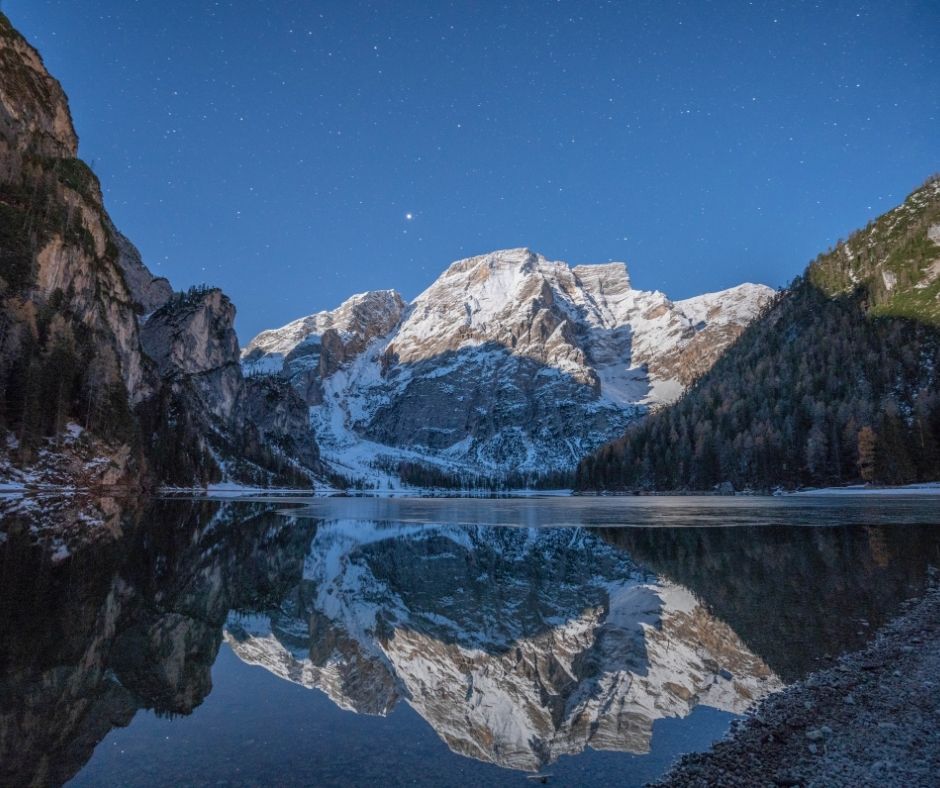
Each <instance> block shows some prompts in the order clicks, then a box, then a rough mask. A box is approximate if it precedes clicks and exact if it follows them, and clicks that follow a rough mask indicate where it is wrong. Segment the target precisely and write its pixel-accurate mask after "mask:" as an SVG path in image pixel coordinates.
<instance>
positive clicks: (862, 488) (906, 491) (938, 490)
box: [789, 482, 940, 495]
mask: <svg viewBox="0 0 940 788" xmlns="http://www.w3.org/2000/svg"><path fill="white" fill-rule="evenodd" d="M789 494H790V495H940V482H923V483H921V484H905V485H902V486H900V487H875V486H872V485H868V484H853V485H849V486H848V487H820V488H818V489H810V490H797V491H795V492H792V493H789Z"/></svg>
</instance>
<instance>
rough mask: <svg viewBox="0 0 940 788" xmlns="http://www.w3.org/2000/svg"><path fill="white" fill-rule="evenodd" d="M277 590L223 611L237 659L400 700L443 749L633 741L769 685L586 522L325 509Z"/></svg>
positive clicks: (382, 707) (528, 757)
mask: <svg viewBox="0 0 940 788" xmlns="http://www.w3.org/2000/svg"><path fill="white" fill-rule="evenodd" d="M573 579H577V582H572V580H573ZM286 600H287V601H285V602H284V603H283V604H282V606H281V607H280V608H279V609H277V610H272V611H269V612H268V613H267V614H261V615H255V616H251V617H248V618H246V617H241V616H238V615H233V616H231V617H230V619H229V622H228V624H227V626H226V640H227V641H228V642H229V644H230V645H231V646H232V648H233V650H234V651H235V653H236V654H238V655H239V656H240V657H241V658H242V659H244V660H245V661H247V662H250V663H252V664H257V665H261V666H263V667H265V668H267V669H268V670H270V671H272V672H273V673H275V674H276V675H278V676H280V677H282V678H284V679H286V680H289V681H294V682H296V683H299V684H301V685H303V686H307V687H316V688H318V689H321V690H323V691H324V692H326V693H327V694H328V695H329V696H330V697H331V698H332V699H333V701H334V702H335V703H337V704H338V705H339V706H341V707H342V708H345V709H349V710H353V711H357V712H359V713H363V714H382V715H384V714H387V713H389V712H390V711H391V710H392V708H393V707H394V706H395V705H396V704H397V703H398V702H399V701H400V700H405V702H407V703H409V704H410V705H411V706H412V707H413V708H414V709H415V710H416V711H417V712H418V713H419V714H420V715H421V716H422V717H423V718H424V719H425V720H427V722H428V723H429V724H430V725H431V726H432V728H433V729H434V730H435V731H436V732H437V733H438V735H439V736H440V737H441V738H442V739H443V740H444V741H445V742H446V743H447V745H448V746H449V747H450V748H451V749H453V750H454V751H455V752H459V753H462V754H464V755H467V756H470V757H473V758H477V759H480V760H484V761H489V762H493V763H497V764H499V765H502V766H506V767H510V768H516V769H524V770H536V769H539V768H540V767H541V766H543V765H544V764H546V763H550V762H551V761H554V760H555V759H557V758H558V757H559V756H560V755H564V754H574V753H578V752H580V751H582V750H583V749H585V748H586V747H592V748H594V749H604V750H615V751H627V752H634V753H645V752H647V751H648V750H649V746H650V739H651V736H652V731H653V723H654V721H655V720H657V719H661V718H664V717H684V716H686V715H687V714H689V713H690V712H691V711H692V710H693V708H694V707H695V706H697V705H700V704H701V705H706V706H711V707H713V708H717V709H722V710H726V711H732V712H735V713H743V712H744V711H745V710H746V709H747V708H748V706H749V705H750V704H751V703H752V702H754V701H755V700H757V699H759V698H761V697H762V696H763V695H764V694H766V693H767V692H769V691H773V690H775V689H778V688H780V686H781V683H780V681H779V679H778V678H777V677H776V676H775V675H774V674H773V673H772V671H771V670H770V669H769V668H768V667H767V665H766V664H764V663H763V662H762V661H761V660H760V659H759V658H758V657H756V656H755V655H754V654H753V653H751V652H750V651H749V650H748V649H747V647H746V646H745V645H744V644H743V643H742V642H741V640H740V639H739V638H738V637H737V636H736V635H735V634H734V632H733V631H731V629H730V628H729V627H728V626H727V625H726V624H724V623H723V622H721V621H719V620H717V619H715V618H714V617H713V616H712V615H711V614H709V613H708V612H707V611H706V609H705V608H704V607H703V606H702V605H701V603H700V602H699V601H698V600H697V599H695V597H694V596H693V595H692V594H691V593H690V592H689V591H688V590H686V589H685V588H683V587H681V586H678V585H675V584H672V583H663V582H659V581H657V580H656V579H655V577H653V576H651V575H649V574H648V573H646V572H644V571H643V570H641V569H639V568H638V567H636V566H635V565H634V564H633V563H632V561H631V560H630V558H629V556H628V555H627V554H626V553H623V552H620V551H618V550H616V549H615V548H612V547H611V546H610V545H608V544H606V543H605V542H603V541H602V540H601V539H600V538H599V537H598V536H597V535H596V534H593V533H591V532H589V531H581V530H575V531H571V530H555V529H514V528H494V527H487V526H477V527H458V526H431V527H428V526H402V525H396V526H389V525H383V524H379V523H369V522H363V521H334V522H330V523H327V524H325V525H321V526H320V527H319V528H318V531H317V534H316V536H315V538H314V540H313V543H312V544H311V547H310V552H309V555H308V559H307V561H306V564H305V569H304V579H303V582H302V584H301V587H300V588H298V589H297V592H296V593H291V594H288V595H287V597H286Z"/></svg>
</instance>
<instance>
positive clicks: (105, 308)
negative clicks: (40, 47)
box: [0, 14, 316, 486]
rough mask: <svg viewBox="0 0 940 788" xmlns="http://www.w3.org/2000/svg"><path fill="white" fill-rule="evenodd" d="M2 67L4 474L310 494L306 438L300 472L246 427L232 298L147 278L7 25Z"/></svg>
mask: <svg viewBox="0 0 940 788" xmlns="http://www.w3.org/2000/svg"><path fill="white" fill-rule="evenodd" d="M0 66H2V68H0V474H2V476H3V477H5V478H7V479H12V480H15V481H21V482H27V483H30V482H32V483H78V484H82V485H112V484H124V485H139V484H153V483H160V482H167V481H169V482H172V483H175V484H184V485H187V486H188V485H192V484H203V483H206V482H208V481H218V480H222V479H231V480H236V481H251V482H254V483H264V484H267V483H271V482H275V481H279V482H290V483H304V484H306V483H308V482H309V479H310V475H311V473H312V472H313V470H314V466H315V464H316V463H315V458H316V448H315V446H314V445H313V444H314V439H313V435H312V433H311V432H310V429H309V427H305V428H304V429H302V430H298V429H297V425H296V422H293V423H291V430H292V433H291V435H290V436H288V437H289V438H290V440H292V441H294V442H295V443H297V444H298V445H300V446H302V447H303V449H302V450H299V451H298V456H302V457H304V458H306V459H307V460H309V463H308V464H305V461H297V460H295V459H293V458H287V457H285V456H281V455H282V454H283V452H282V450H281V449H280V448H279V447H278V446H276V445H274V446H269V445H266V443H265V440H264V438H263V436H262V433H261V432H259V430H258V429H257V428H255V427H254V426H253V425H252V426H249V428H248V429H247V432H246V430H245V424H244V419H243V414H244V413H245V412H247V410H246V408H247V405H246V403H247V401H248V400H250V399H251V397H252V396H254V394H253V393H252V392H253V389H249V388H248V387H246V386H245V383H244V380H243V378H242V375H241V369H240V366H239V348H238V341H237V338H236V335H235V331H234V319H235V309H234V307H233V306H232V304H231V302H230V301H229V300H228V298H226V297H225V295H224V294H223V293H222V292H221V291H219V290H197V291H190V293H187V294H180V295H177V296H174V295H173V291H172V288H171V287H170V284H169V282H167V280H166V279H163V278H161V277H156V276H154V275H153V274H152V273H151V272H150V271H149V270H148V269H147V267H146V265H144V263H143V261H142V260H141V257H140V254H139V252H138V251H137V249H136V248H135V247H134V246H133V244H132V243H131V242H130V241H129V240H128V239H127V238H125V237H124V236H123V235H122V234H121V233H120V232H119V231H118V230H117V229H116V228H115V226H114V224H113V222H112V221H111V219H110V217H109V216H108V214H107V211H106V210H105V208H104V204H103V201H102V195H101V188H100V185H99V183H98V180H97V178H96V177H95V175H94V173H92V171H91V170H90V169H89V168H88V167H87V165H85V163H84V162H82V161H81V159H78V158H76V156H77V153H78V138H77V137H76V134H75V131H74V129H73V127H72V122H71V116H70V114H69V108H68V102H67V100H66V97H65V94H64V93H63V91H62V88H61V86H60V85H59V83H58V82H57V81H56V80H55V79H53V78H52V77H51V76H50V75H49V74H48V72H47V71H46V69H45V67H44V66H43V63H42V60H41V58H40V57H39V55H38V53H37V52H36V51H35V50H34V49H33V48H32V47H30V46H29V44H28V43H27V42H26V41H25V40H24V39H23V38H22V37H21V36H20V35H19V34H18V33H17V32H16V31H15V30H14V29H13V27H12V26H11V25H10V23H9V21H8V20H7V19H6V17H4V16H3V15H2V14H0ZM268 396H269V399H270V392H269V394H268ZM284 406H285V407H287V408H288V409H290V408H291V407H294V408H296V403H295V402H294V398H293V397H291V398H289V399H288V400H286V401H285V404H284ZM277 407H280V406H279V405H277V404H276V408H277ZM276 408H275V409H276ZM286 426H287V425H286V422H283V420H282V423H281V424H280V427H285V428H286ZM267 433H271V434H272V435H273V436H274V437H275V438H280V437H282V436H281V434H280V431H279V430H273V432H272V430H267V431H266V434H267ZM311 447H312V448H311Z"/></svg>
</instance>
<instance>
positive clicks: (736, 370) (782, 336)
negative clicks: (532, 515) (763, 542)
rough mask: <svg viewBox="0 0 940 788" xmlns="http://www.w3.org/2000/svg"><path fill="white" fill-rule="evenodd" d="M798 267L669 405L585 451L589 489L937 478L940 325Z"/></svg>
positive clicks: (581, 476) (584, 479) (580, 478)
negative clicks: (897, 313)
mask: <svg viewBox="0 0 940 788" xmlns="http://www.w3.org/2000/svg"><path fill="white" fill-rule="evenodd" d="M866 307H867V303H866V294H865V292H864V291H863V290H860V291H857V292H855V293H852V294H851V295H847V296H840V297H837V298H831V297H829V296H828V295H826V294H825V293H823V292H822V291H820V290H819V289H818V288H817V287H816V286H815V285H813V284H812V283H811V282H810V281H809V280H808V279H804V278H800V279H798V280H797V281H796V282H794V283H793V285H792V286H791V288H790V289H789V290H788V291H786V292H785V293H782V294H780V295H778V296H777V298H776V300H775V301H774V302H773V303H772V304H770V305H769V306H768V307H767V309H766V311H765V313H764V314H763V315H762V316H761V317H760V318H758V319H757V320H755V321H754V322H753V323H752V324H751V325H750V326H749V327H748V329H747V330H746V331H745V332H744V334H743V335H742V337H741V338H740V340H739V341H738V343H737V344H736V345H735V346H733V348H732V349H731V350H730V351H729V352H727V353H726V354H725V355H724V356H723V357H722V358H721V359H719V361H718V362H717V363H716V364H715V366H714V367H713V368H712V370H711V371H710V372H709V373H708V374H706V375H705V376H704V377H703V378H702V379H701V380H699V381H698V383H697V384H696V385H694V386H693V387H692V388H691V389H690V390H689V391H688V392H687V393H686V394H685V395H684V396H683V397H682V399H680V400H679V402H678V403H676V404H675V405H673V406H671V407H669V408H665V409H663V410H662V411H660V412H658V413H655V414H653V415H651V416H650V417H649V418H648V419H647V420H645V421H644V422H642V423H639V424H637V425H634V426H633V427H632V428H630V429H629V430H628V431H627V433H626V434H625V435H624V436H623V437H622V438H620V439H618V440H616V441H614V442H612V443H610V444H607V445H606V446H604V447H602V448H601V449H600V450H599V451H598V452H596V453H595V454H592V455H590V456H588V457H587V458H585V459H584V460H583V461H582V462H581V464H580V465H579V467H578V471H577V479H576V485H577V486H578V487H579V488H581V489H617V488H622V489H657V490H680V489H691V490H707V489H710V488H712V487H713V486H715V485H717V484H720V483H722V482H726V481H728V482H731V483H732V484H733V485H734V487H735V488H737V489H744V488H755V489H769V488H772V487H775V486H777V485H783V486H786V487H796V486H801V485H824V484H844V483H849V482H858V481H866V482H875V483H883V484H904V483H909V482H916V481H924V480H935V479H938V478H940V391H938V386H937V379H936V372H937V370H938V369H940V330H938V329H937V328H936V327H934V326H932V325H929V324H926V323H922V322H919V321H916V320H909V319H904V318H894V317H872V316H870V315H869V313H868V310H867V308H866Z"/></svg>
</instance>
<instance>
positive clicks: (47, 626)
mask: <svg viewBox="0 0 940 788" xmlns="http://www.w3.org/2000/svg"><path fill="white" fill-rule="evenodd" d="M50 511H51V512H54V513H55V514H56V515H57V516H59V517H61V518H62V519H61V522H62V523H63V524H70V523H85V524H86V526H87V528H88V529H89V531H91V532H92V536H93V540H92V542H91V544H87V545H84V546H82V545H80V544H76V543H75V535H74V534H71V533H68V531H69V530H70V529H68V528H66V529H65V538H66V539H70V540H71V541H72V545H71V552H69V551H68V550H67V549H66V543H65V542H63V539H62V533H63V531H62V530H61V529H60V530H59V531H57V532H55V533H54V534H52V535H51V538H50V540H48V541H46V540H43V536H44V534H43V533H42V532H40V534H39V538H40V540H41V541H40V543H39V544H37V537H36V534H34V533H32V529H34V528H35V527H36V526H37V525H43V524H45V522H46V521H47V520H48V518H49V516H50ZM92 524H97V526H96V525H92ZM2 530H3V535H4V537H5V538H4V539H3V540H2V542H0V568H2V572H0V632H2V637H0V785H17V786H19V785H58V784H61V783H63V782H65V781H66V780H67V779H69V778H70V777H71V776H72V775H74V774H75V773H76V772H77V771H78V770H79V769H80V768H81V767H82V766H83V765H84V763H85V762H86V761H87V760H88V758H90V757H91V754H92V752H93V750H94V747H95V745H96V744H97V743H98V742H99V741H100V740H101V739H102V738H103V737H104V736H105V735H106V734H107V733H108V731H109V730H111V728H113V727H115V726H125V725H127V724H129V723H130V721H131V719H132V718H133V717H134V714H135V713H136V711H137V710H138V709H140V708H149V709H153V710H155V711H156V712H157V713H159V714H163V715H174V714H189V713H190V712H192V710H193V709H194V708H195V707H196V706H198V705H199V704H200V703H201V702H202V701H203V699H204V698H205V697H206V695H207V694H208V693H209V691H210V690H211V681H210V672H209V671H210V668H211V667H212V664H213V662H214V661H215V658H216V655H217V653H218V649H219V646H220V644H221V641H222V625H223V623H224V621H225V617H226V615H228V613H229V611H230V610H231V609H232V608H242V607H247V608H253V607H258V606H263V605H266V604H272V603H273V602H274V601H275V600H277V599H280V597H281V596H282V594H283V593H284V591H285V589H286V588H289V587H290V586H291V585H294V584H296V583H297V581H298V580H299V578H300V572H301V567H302V564H303V555H304V553H305V552H306V547H307V545H308V544H309V542H310V537H311V535H312V532H313V530H314V524H313V523H310V524H297V525H295V526H294V527H290V526H289V524H288V523H287V522H286V521H285V520H284V518H282V517H279V516H278V515H277V514H275V513H273V512H272V511H270V507H267V506H265V507H258V506H247V507H246V506H240V507H237V508H233V507H220V506H219V505H218V504H213V503H208V502H192V501H183V502H163V503H161V504H159V505H157V506H150V507H142V506H135V505H128V504H126V503H120V502H117V501H114V500H106V501H96V502H94V503H88V502H86V503H85V504H84V505H81V504H75V503H57V502H51V501H43V502H42V504H41V505H40V506H37V507H30V506H23V505H22V502H20V503H19V504H17V505H16V507H15V508H13V507H11V506H10V505H9V504H8V506H7V509H6V510H5V511H4V512H3V529H2Z"/></svg>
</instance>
